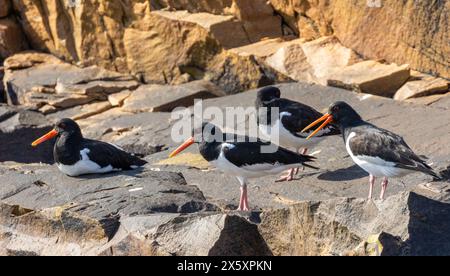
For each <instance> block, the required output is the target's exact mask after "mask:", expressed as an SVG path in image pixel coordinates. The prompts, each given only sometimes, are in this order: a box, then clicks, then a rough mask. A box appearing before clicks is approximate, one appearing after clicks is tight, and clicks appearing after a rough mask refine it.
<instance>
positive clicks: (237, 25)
mask: <svg viewBox="0 0 450 276" xmlns="http://www.w3.org/2000/svg"><path fill="white" fill-rule="evenodd" d="M153 13H154V14H157V15H159V16H162V17H166V18H168V19H170V20H173V21H181V22H190V23H194V24H196V25H199V26H201V27H203V28H204V29H205V30H207V31H208V33H209V34H211V35H212V36H213V37H214V38H215V39H217V41H218V42H219V43H220V45H221V46H223V47H224V48H226V49H228V48H234V47H239V46H242V45H246V44H250V43H251V41H250V38H249V36H248V34H247V33H246V31H245V29H244V27H243V25H242V23H241V22H239V21H237V20H235V18H234V17H233V16H231V15H228V16H227V15H213V14H209V13H189V12H187V11H175V12H174V11H157V12H153Z"/></svg>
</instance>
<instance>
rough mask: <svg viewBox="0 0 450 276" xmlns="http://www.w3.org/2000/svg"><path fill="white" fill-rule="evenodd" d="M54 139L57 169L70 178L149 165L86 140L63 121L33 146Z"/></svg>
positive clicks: (73, 125)
mask: <svg viewBox="0 0 450 276" xmlns="http://www.w3.org/2000/svg"><path fill="white" fill-rule="evenodd" d="M54 137H56V143H55V147H54V149H53V156H54V158H55V162H56V165H57V166H58V168H59V170H60V171H61V172H63V173H64V174H66V175H69V176H79V175H84V174H103V173H109V172H114V171H122V170H133V169H137V168H139V167H142V166H144V165H145V164H146V163H147V162H146V161H144V160H142V159H140V158H138V157H136V156H134V155H132V154H130V153H127V152H125V151H124V150H123V149H121V148H119V147H118V146H116V145H113V144H109V143H105V142H101V141H95V140H90V139H85V138H83V135H82V133H81V129H80V127H79V126H78V124H77V123H76V122H75V121H73V120H71V119H62V120H60V121H59V122H58V123H57V124H56V126H55V128H54V129H53V130H52V131H50V132H49V133H47V134H46V135H44V136H42V137H41V138H39V139H37V140H36V141H34V142H33V144H32V146H33V147H36V146H38V145H39V144H41V143H43V142H45V141H48V140H50V139H52V138H54Z"/></svg>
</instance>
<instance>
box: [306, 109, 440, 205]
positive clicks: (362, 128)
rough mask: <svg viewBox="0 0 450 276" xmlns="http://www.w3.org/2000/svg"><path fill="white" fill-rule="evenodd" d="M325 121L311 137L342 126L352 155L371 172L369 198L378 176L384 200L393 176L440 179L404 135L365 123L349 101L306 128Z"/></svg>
mask: <svg viewBox="0 0 450 276" xmlns="http://www.w3.org/2000/svg"><path fill="white" fill-rule="evenodd" d="M323 121H325V122H324V123H323V124H322V125H321V126H320V127H319V128H317V129H316V130H315V131H314V132H313V133H312V134H311V135H309V137H308V138H310V137H313V136H314V135H315V134H316V132H317V131H319V130H320V129H322V128H323V127H326V126H327V125H328V124H329V123H331V122H334V123H335V124H337V125H339V127H340V129H341V131H342V133H343V137H344V141H345V146H346V148H347V152H348V154H349V155H350V156H351V158H352V159H353V161H354V162H355V163H356V164H357V165H358V166H360V167H361V168H362V169H364V170H365V171H366V172H368V173H369V174H370V178H369V179H370V180H369V184H370V188H369V198H372V192H373V186H374V183H375V178H376V177H383V181H382V183H381V194H380V199H384V196H385V192H386V188H387V186H388V181H389V180H388V178H390V177H401V176H404V175H406V174H409V173H413V172H417V171H418V172H422V173H425V174H428V175H431V176H432V177H434V178H435V179H440V176H438V174H437V173H435V172H434V171H433V169H432V168H431V167H430V166H429V165H427V164H426V163H425V161H424V160H422V159H421V158H420V157H419V156H418V155H416V154H415V153H414V152H413V151H412V149H411V148H410V147H409V146H408V145H407V144H406V142H405V141H404V140H403V138H402V137H400V136H398V135H397V134H395V133H392V132H390V131H388V130H385V129H381V128H378V127H376V126H374V125H372V124H370V123H368V122H365V121H364V120H363V119H362V118H361V116H360V115H359V114H358V113H357V112H356V111H355V110H354V109H353V108H352V107H351V106H350V105H348V104H347V103H345V102H337V103H334V104H332V105H331V106H330V108H329V113H328V114H325V115H324V116H322V118H320V119H318V120H317V121H315V122H313V123H312V124H311V125H309V126H308V127H306V128H305V131H306V130H309V129H311V128H312V127H314V126H316V125H318V124H319V123H321V122H323Z"/></svg>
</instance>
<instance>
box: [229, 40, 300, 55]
mask: <svg viewBox="0 0 450 276" xmlns="http://www.w3.org/2000/svg"><path fill="white" fill-rule="evenodd" d="M291 39H292V38H291V37H283V38H273V39H265V40H262V41H259V42H256V43H253V44H249V45H245V46H242V47H237V48H233V49H230V51H231V52H232V53H235V54H238V55H240V56H251V55H253V56H256V57H258V58H266V57H268V56H271V55H273V54H274V53H275V52H276V51H278V49H280V48H281V47H283V46H284V45H286V44H288V42H289V40H291Z"/></svg>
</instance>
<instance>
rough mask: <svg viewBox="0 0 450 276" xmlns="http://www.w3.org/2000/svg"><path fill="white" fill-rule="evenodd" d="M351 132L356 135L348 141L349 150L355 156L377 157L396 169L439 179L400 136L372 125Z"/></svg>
mask: <svg viewBox="0 0 450 276" xmlns="http://www.w3.org/2000/svg"><path fill="white" fill-rule="evenodd" d="M351 132H355V134H356V135H355V136H354V137H353V138H351V139H350V141H349V146H350V150H351V151H352V153H353V154H354V155H355V156H361V155H365V156H371V157H379V158H381V159H383V160H385V161H387V162H393V163H395V166H396V167H399V168H403V169H408V170H415V171H420V172H423V173H426V174H429V175H431V176H433V177H435V178H439V176H438V175H437V174H436V173H435V172H434V171H433V169H432V168H431V167H430V166H429V165H427V164H426V163H425V161H424V160H423V159H422V158H420V157H419V156H418V155H416V154H415V153H414V152H413V150H412V149H411V148H410V147H409V146H408V144H406V142H405V140H404V139H403V138H402V137H401V136H399V135H397V134H395V133H393V132H390V131H388V130H385V129H381V128H377V127H375V126H373V125H366V126H361V127H356V128H353V129H352V130H351Z"/></svg>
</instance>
